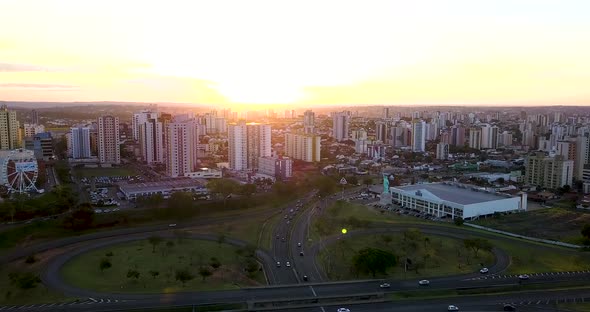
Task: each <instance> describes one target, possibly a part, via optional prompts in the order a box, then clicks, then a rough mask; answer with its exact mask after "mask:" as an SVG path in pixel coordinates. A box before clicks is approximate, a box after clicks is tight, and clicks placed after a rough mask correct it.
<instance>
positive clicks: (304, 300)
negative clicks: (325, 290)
mask: <svg viewBox="0 0 590 312" xmlns="http://www.w3.org/2000/svg"><path fill="white" fill-rule="evenodd" d="M384 301H386V299H385V296H384V294H383V293H382V292H379V293H364V294H357V295H346V296H342V295H334V296H318V297H301V298H284V299H263V300H249V301H248V302H247V304H248V311H270V310H276V309H287V308H289V309H297V308H308V307H321V306H332V305H343V304H363V303H376V302H384Z"/></svg>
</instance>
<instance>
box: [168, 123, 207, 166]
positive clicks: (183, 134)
mask: <svg viewBox="0 0 590 312" xmlns="http://www.w3.org/2000/svg"><path fill="white" fill-rule="evenodd" d="M199 128H200V124H199V123H198V122H197V121H196V120H194V119H188V120H186V119H181V121H179V120H176V119H175V120H174V121H173V122H170V123H169V124H168V129H167V131H168V148H167V149H166V152H167V157H166V173H167V174H168V176H170V177H184V176H185V175H187V174H188V173H190V172H193V171H194V170H195V169H197V167H198V158H197V146H198V144H199Z"/></svg>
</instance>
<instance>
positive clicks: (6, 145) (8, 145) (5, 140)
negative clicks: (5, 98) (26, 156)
mask: <svg viewBox="0 0 590 312" xmlns="http://www.w3.org/2000/svg"><path fill="white" fill-rule="evenodd" d="M19 128H20V125H19V122H18V120H16V111H13V110H8V107H7V106H6V105H2V108H0V150H11V149H16V148H19V147H21V144H20V137H19Z"/></svg>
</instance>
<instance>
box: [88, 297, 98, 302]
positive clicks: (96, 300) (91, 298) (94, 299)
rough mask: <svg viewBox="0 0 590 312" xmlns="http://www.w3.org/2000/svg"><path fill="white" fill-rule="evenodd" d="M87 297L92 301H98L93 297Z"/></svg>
mask: <svg viewBox="0 0 590 312" xmlns="http://www.w3.org/2000/svg"><path fill="white" fill-rule="evenodd" d="M88 299H90V300H92V301H93V302H98V301H97V300H96V299H94V298H88Z"/></svg>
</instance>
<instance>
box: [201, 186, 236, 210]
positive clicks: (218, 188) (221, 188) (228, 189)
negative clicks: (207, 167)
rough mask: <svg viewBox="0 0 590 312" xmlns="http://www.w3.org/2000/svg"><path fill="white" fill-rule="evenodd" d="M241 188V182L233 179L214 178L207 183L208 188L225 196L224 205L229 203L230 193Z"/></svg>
mask: <svg viewBox="0 0 590 312" xmlns="http://www.w3.org/2000/svg"><path fill="white" fill-rule="evenodd" d="M239 188H240V184H239V183H238V182H236V181H234V180H232V179H212V180H210V181H209V183H207V189H208V190H209V191H210V192H212V193H215V194H220V195H221V196H223V206H224V207H225V205H226V203H227V198H228V196H229V195H230V194H232V193H235V192H237V191H238V189H239Z"/></svg>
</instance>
